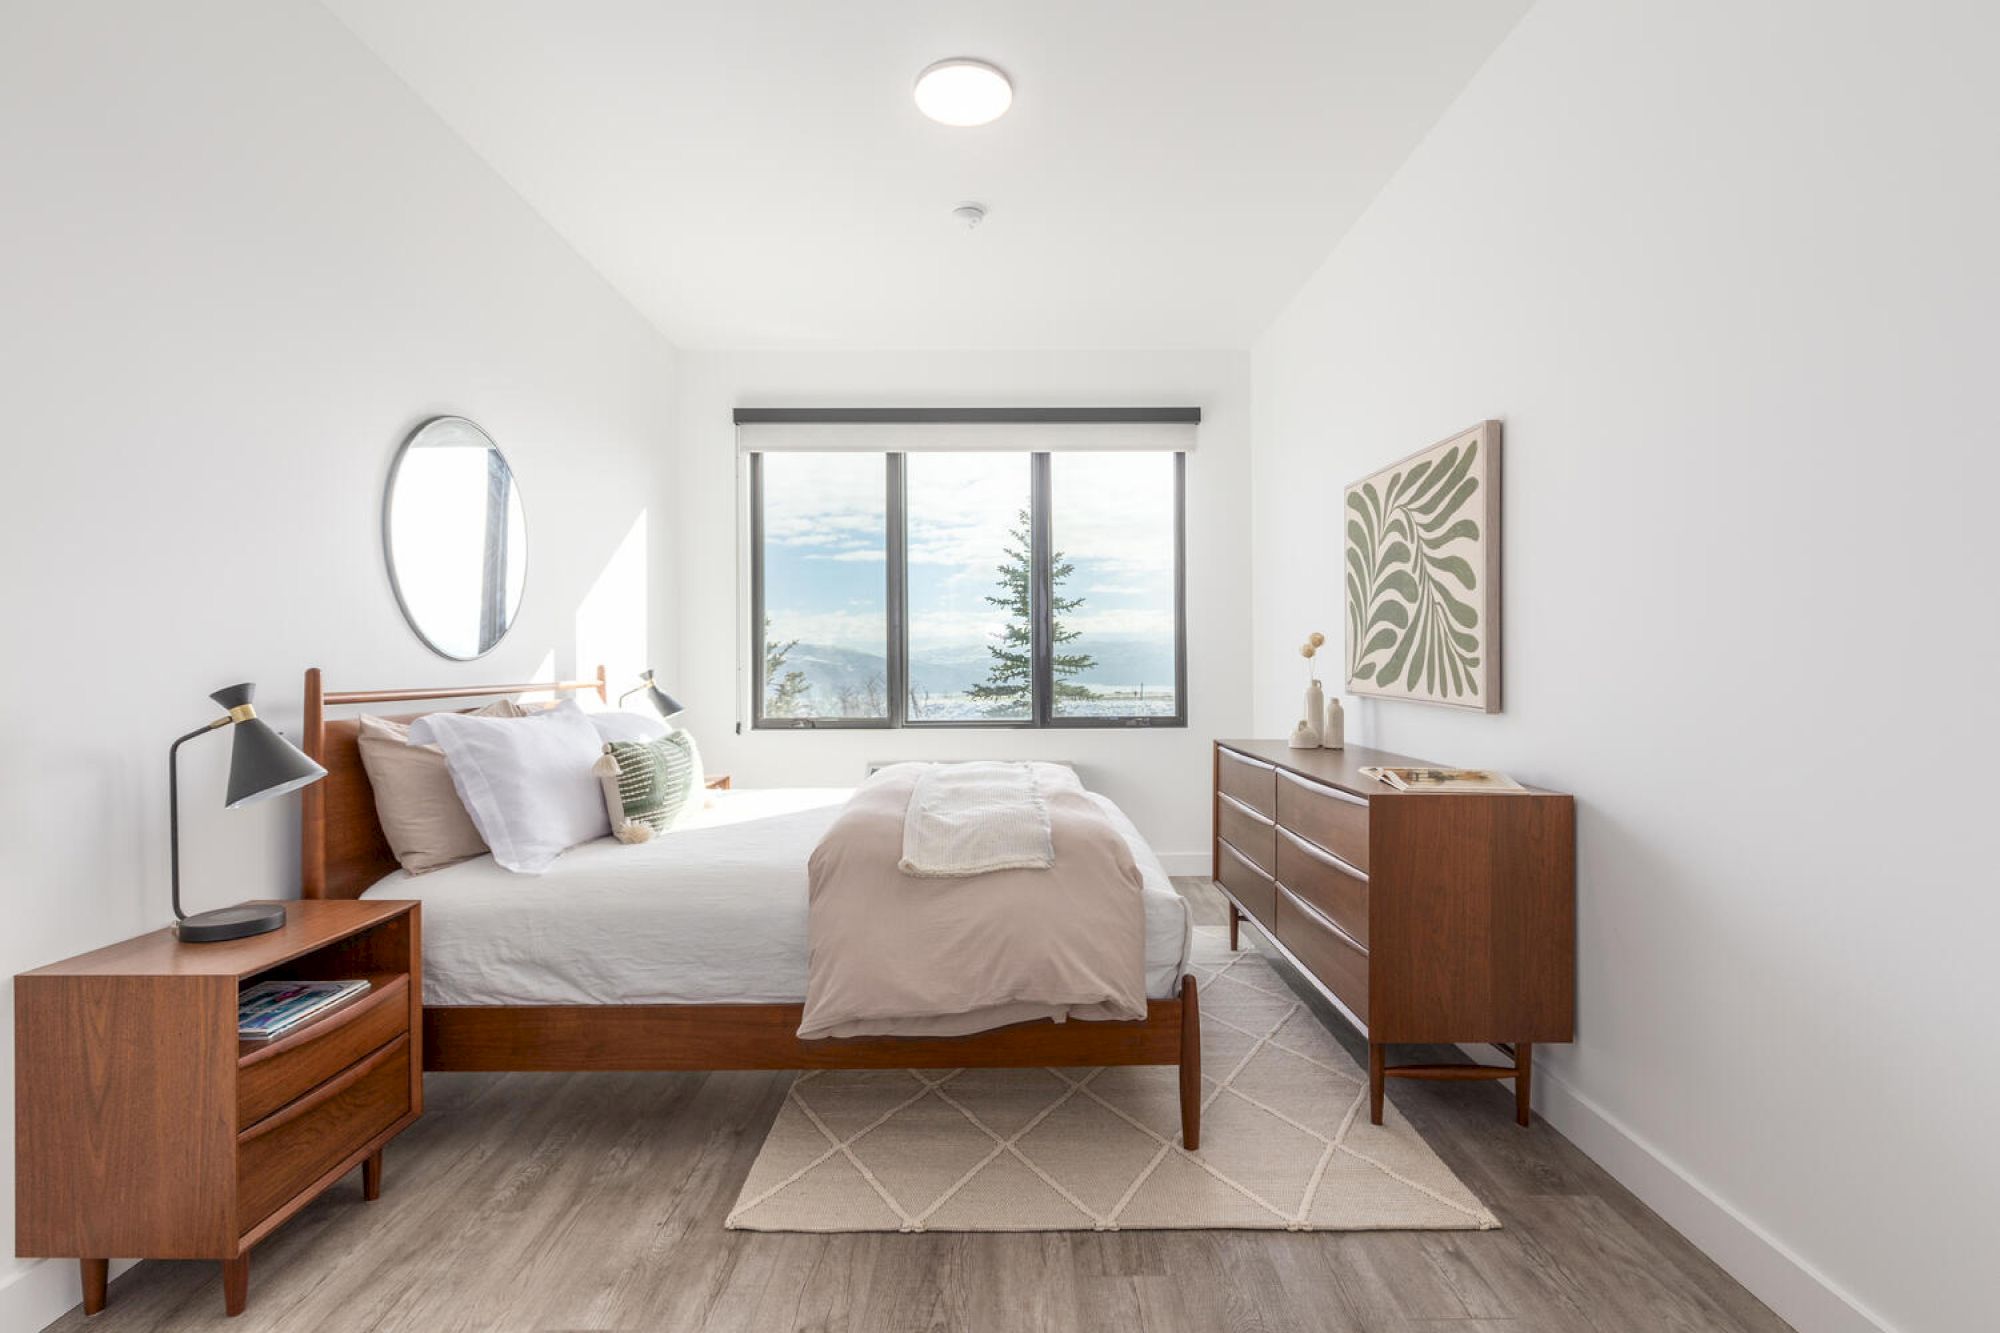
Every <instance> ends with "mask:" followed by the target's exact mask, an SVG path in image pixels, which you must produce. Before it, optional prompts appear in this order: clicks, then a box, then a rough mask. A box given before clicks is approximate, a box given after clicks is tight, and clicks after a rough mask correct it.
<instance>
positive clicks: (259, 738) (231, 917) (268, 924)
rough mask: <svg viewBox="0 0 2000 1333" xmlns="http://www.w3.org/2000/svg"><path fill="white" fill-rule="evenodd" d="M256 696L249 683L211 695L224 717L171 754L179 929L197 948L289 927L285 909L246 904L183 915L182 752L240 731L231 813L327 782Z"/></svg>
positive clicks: (227, 801)
mask: <svg viewBox="0 0 2000 1333" xmlns="http://www.w3.org/2000/svg"><path fill="white" fill-rule="evenodd" d="M256 693H257V687H256V686H255V685H252V684H250V683H248V682H247V681H246V682H245V683H243V684H241V685H231V686H229V687H228V688H226V689H220V690H217V691H216V692H215V693H214V694H211V695H209V696H208V697H209V698H211V699H213V700H215V702H217V703H218V704H221V705H222V707H223V709H224V712H223V715H222V716H221V717H218V718H217V719H215V721H213V722H210V723H208V724H207V725H205V726H201V727H197V728H195V729H194V730H193V731H190V732H189V733H188V734H187V735H185V736H183V737H181V738H180V739H179V740H177V741H175V742H174V744H173V748H172V749H170V750H168V751H167V807H168V815H167V819H168V829H169V834H168V836H169V839H170V841H171V843H172V845H173V856H174V919H175V921H177V922H178V923H179V924H178V925H177V926H175V928H174V929H175V932H176V933H177V934H178V935H179V936H180V937H181V938H182V939H183V940H186V941H187V942H189V943H191V944H208V943H213V942H214V941H216V940H236V939H241V938H243V937H244V936H245V935H262V934H263V933H264V932H266V931H270V930H277V929H278V928H279V927H281V926H283V925H284V924H285V906H284V904H283V903H244V904H242V905H240V906H237V907H220V908H217V909H216V910H215V911H213V912H197V913H195V914H194V915H193V916H188V915H187V914H186V913H184V912H182V911H181V766H180V752H181V746H183V745H185V744H187V743H188V742H189V741H191V740H193V739H194V738H195V737H197V736H203V735H206V734H207V733H209V732H211V731H214V730H215V729H216V728H218V727H228V726H234V727H235V728H236V746H235V748H234V749H233V750H231V751H230V754H229V791H228V793H227V794H226V795H225V796H224V797H223V805H224V806H225V807H226V808H228V809H230V810H234V809H235V808H236V807H237V806H239V805H249V804H250V803H251V802H252V801H261V800H263V799H264V798H265V797H266V796H283V795H284V794H285V793H286V792H288V791H297V790H298V789H299V788H301V787H303V786H305V785H306V784H308V783H312V782H318V781H319V780H320V779H321V778H323V777H325V776H326V770H325V769H323V768H321V767H320V766H319V765H318V764H315V763H314V762H313V761H312V760H310V759H308V758H306V757H305V755H304V754H303V753H302V752H301V751H300V750H299V748H298V747H297V746H295V745H293V744H292V743H291V742H290V741H288V740H286V739H285V738H284V737H283V736H280V735H279V734H278V733H277V732H275V731H273V730H271V726H270V724H269V723H267V722H265V721H264V720H263V719H261V718H259V717H258V716H257V710H256V709H254V708H252V707H251V706H250V700H251V698H252V696H254V695H255V694H256Z"/></svg>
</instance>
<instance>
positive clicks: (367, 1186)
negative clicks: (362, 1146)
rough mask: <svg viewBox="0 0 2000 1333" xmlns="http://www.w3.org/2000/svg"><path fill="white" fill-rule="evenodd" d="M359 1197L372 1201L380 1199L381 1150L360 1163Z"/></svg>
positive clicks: (377, 1150) (370, 1154)
mask: <svg viewBox="0 0 2000 1333" xmlns="http://www.w3.org/2000/svg"><path fill="white" fill-rule="evenodd" d="M361 1197H362V1198H364V1199H367V1200H369V1201H371V1202H372V1201H374V1200H376V1199H379V1198H381V1197H382V1150H381V1149H380V1148H377V1149H376V1150H375V1151H374V1152H372V1153H369V1154H368V1156H367V1158H366V1159H365V1160H364V1161H363V1162H362V1163H361Z"/></svg>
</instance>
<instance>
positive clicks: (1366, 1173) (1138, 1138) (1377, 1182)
mask: <svg viewBox="0 0 2000 1333" xmlns="http://www.w3.org/2000/svg"><path fill="white" fill-rule="evenodd" d="M1248 939H1249V937H1248V934H1247V932H1246V935H1245V941H1246V947H1245V948H1244V949H1243V950H1242V951H1241V952H1240V953H1235V954H1232V953H1230V952H1229V942H1228V941H1229V937H1228V932H1227V931H1226V930H1224V929H1222V928H1220V927H1200V928H1197V929H1196V931H1195V946H1194V956H1193V959H1192V964H1191V970H1192V971H1193V972H1194V974H1195V980H1196V983H1197V984H1198V985H1199V987H1200V997H1201V1025H1202V1052H1201V1061H1202V1070H1203V1073H1204V1077H1203V1079H1202V1082H1203V1084H1204V1090H1205V1093H1206V1100H1205V1101H1204V1102H1203V1105H1202V1131H1201V1138H1202V1149H1201V1151H1200V1152H1193V1153H1191V1152H1187V1151H1185V1150H1184V1149H1182V1148H1181V1146H1180V1085H1179V1082H1178V1079H1177V1076H1176V1073H1175V1071H1174V1069H1173V1068H1171V1067H1157V1066H1130V1067H1122V1068H1118V1067H1114V1068H1107V1069H956V1070H930V1069H922V1070H919V1069H892V1070H813V1071H811V1072H808V1073H803V1074H800V1075H799V1077H798V1078H797V1080H796V1081H794V1082H793V1084H792V1087H791V1091H790V1093H789V1095H788V1096H787V1097H786V1099H785V1104H784V1106H783V1108H782V1109H780V1111H779V1112H778V1118H777V1120H776V1121H775V1122H773V1124H772V1126H771V1131H770V1133H769V1134H768V1135H767V1136H766V1137H765V1139H764V1147H763V1149H762V1150H761V1151H760V1152H759V1153H758V1155H757V1160H756V1162H755V1163H753V1164H752V1165H751V1168H750V1175H749V1178H748V1179H747V1180H745V1181H744V1183H743V1191H742V1193H741V1194H739V1195H738V1196H737V1200H736V1206H735V1207H734V1208H732V1209H731V1210H730V1213H729V1218H728V1221H727V1223H726V1225H727V1226H729V1227H730V1228H732V1229H742V1230H748V1231H1092V1230H1096V1231H1115V1230H1118V1229H1120V1228H1127V1229H1136V1228H1167V1229H1181V1228H1207V1227H1232V1228H1247V1229H1257V1230H1285V1231H1314V1230H1329V1231H1379V1230H1471V1229H1477V1230H1487V1229H1490V1228H1493V1227H1497V1226H1499V1225H1500V1224H1499V1222H1498V1221H1497V1220H1496V1219H1495V1218H1494V1216H1493V1214H1492V1213H1491V1212H1489V1211H1488V1210H1487V1209H1486V1207H1485V1205H1483V1204H1482V1203H1480V1201H1479V1200H1478V1199H1477V1198H1476V1197H1474V1195H1473V1193H1472V1191H1470V1190H1469V1189H1467V1188H1466V1187H1465V1185H1464V1183H1463V1182H1462V1181H1460V1180H1459V1179H1458V1177H1457V1176H1456V1175H1454V1174H1453V1173H1452V1171H1451V1169H1450V1168H1449V1167H1447V1166H1446V1165H1445V1164H1444V1163H1443V1162H1442V1161H1441V1160H1439V1158H1438V1156H1437V1154H1436V1153H1434V1152H1432V1151H1431V1148H1430V1145H1428V1144H1427V1143H1425V1142H1424V1141H1423V1139H1422V1138H1420V1137H1419V1136H1418V1134H1417V1132H1416V1131H1415V1130H1414V1129H1412V1128H1411V1127H1410V1125H1409V1123H1408V1122H1407V1121H1405V1120H1404V1119H1403V1118H1402V1117H1401V1116H1400V1115H1398V1114H1397V1112H1396V1109H1395V1107H1394V1106H1393V1105H1388V1106H1386V1107H1385V1108H1384V1113H1383V1119H1384V1123H1383V1124H1381V1125H1379V1126H1377V1125H1371V1124H1369V1123H1368V1083H1367V1079H1366V1077H1365V1076H1364V1075H1363V1074H1362V1072H1361V1070H1360V1068H1359V1067H1358V1066H1356V1064H1355V1063H1354V1061H1353V1060H1352V1059H1350V1058H1349V1057H1348V1055H1347V1052H1346V1051H1345V1050H1343V1049H1341V1046H1340V1044H1339V1043H1338V1042H1336V1041H1335V1040H1334V1039H1333V1037H1332V1036H1331V1035H1330V1034H1329V1033H1328V1032H1327V1031H1326V1029H1325V1028H1323V1027H1321V1026H1320V1024H1319V1020H1318V1019H1316V1018H1314V1017H1313V1015H1312V1012H1311V1011H1310V1010H1308V1009H1307V1008H1306V1006H1305V1005H1304V1004H1302V1003H1301V1002H1300V1001H1299V999H1298V997H1297V996H1295V995H1294V994H1293V993H1292V992H1291V991H1290V990H1289V989H1287V988H1286V986H1285V983H1284V982H1283V980H1281V979H1280V978H1279V977H1278V976H1277V974H1276V973H1274V972H1273V971H1272V970H1271V964H1270V963H1269V961H1268V960H1267V959H1265V958H1264V957H1263V956H1262V955H1260V954H1258V953H1257V952H1256V951H1255V949H1254V948H1252V947H1247V946H1248Z"/></svg>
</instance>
